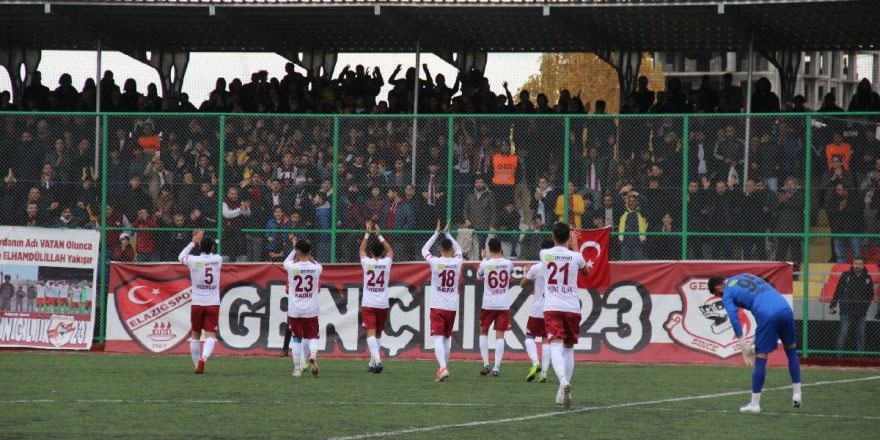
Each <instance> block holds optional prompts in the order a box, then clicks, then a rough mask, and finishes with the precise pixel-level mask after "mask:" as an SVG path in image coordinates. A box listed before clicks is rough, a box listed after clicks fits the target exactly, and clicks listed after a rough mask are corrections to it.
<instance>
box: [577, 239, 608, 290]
mask: <svg viewBox="0 0 880 440" xmlns="http://www.w3.org/2000/svg"><path fill="white" fill-rule="evenodd" d="M575 234H576V236H577V243H578V248H579V249H580V251H581V255H583V256H584V260H586V262H587V268H588V269H589V270H590V271H589V274H588V275H586V276H585V275H584V274H583V273H581V274H579V275H578V287H581V288H585V289H593V288H597V287H605V286H607V285H608V284H609V283H610V282H611V272H610V270H609V264H608V250H609V249H608V245H609V241H610V239H611V228H610V227H605V228H602V229H575Z"/></svg>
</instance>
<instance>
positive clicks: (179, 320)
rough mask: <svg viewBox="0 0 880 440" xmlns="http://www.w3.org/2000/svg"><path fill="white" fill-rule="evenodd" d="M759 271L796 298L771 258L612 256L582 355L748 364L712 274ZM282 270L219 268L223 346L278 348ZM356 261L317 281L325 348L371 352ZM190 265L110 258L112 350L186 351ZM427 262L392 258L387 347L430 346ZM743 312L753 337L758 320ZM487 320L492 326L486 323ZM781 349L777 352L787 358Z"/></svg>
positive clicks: (475, 331) (394, 351) (469, 272)
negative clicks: (711, 286)
mask: <svg viewBox="0 0 880 440" xmlns="http://www.w3.org/2000/svg"><path fill="white" fill-rule="evenodd" d="M531 264H532V263H517V264H516V268H515V270H514V273H513V278H514V281H513V282H512V283H511V285H512V286H515V287H512V288H511V289H510V292H509V301H510V304H511V316H512V330H511V331H510V332H508V333H507V339H506V340H507V347H508V350H507V352H506V353H507V354H505V357H506V358H510V359H526V358H527V356H526V354H525V348H524V345H523V340H524V337H525V332H526V321H527V320H528V314H529V310H530V306H531V302H532V298H531V293H532V290H531V289H532V288H531V287H527V288H526V289H522V288H520V287H519V280H521V279H522V277H523V275H524V274H525V271H526V270H527V269H528V267H529V266H530V265H531ZM477 268H478V264H477V263H465V268H464V272H463V274H462V284H461V287H460V289H461V290H460V294H461V301H460V308H459V311H458V314H457V321H456V324H455V331H454V333H453V354H452V356H453V358H458V359H478V358H479V346H478V337H479V312H480V303H481V301H482V289H483V283H482V282H481V281H479V280H477V278H476V271H477ZM744 272H747V273H752V274H755V275H758V276H761V277H764V278H766V279H767V280H769V281H770V282H772V283H773V285H774V286H776V288H777V289H778V290H779V291H780V292H781V293H783V294H784V295H785V296H786V298H787V299H788V300H789V302H791V291H792V268H791V265H790V264H788V263H776V262H720V261H719V262H672V261H670V262H612V263H611V264H610V283H609V285H608V286H607V287H604V288H601V289H581V290H580V299H581V313H582V319H581V336H580V341H579V342H578V344H577V345H576V346H575V350H576V351H575V353H576V356H577V359H578V360H583V361H588V360H592V361H621V362H670V363H731V364H736V363H741V362H742V358H741V356H739V345H738V344H737V343H736V338H735V337H734V334H733V330H732V328H731V326H730V323H729V321H728V319H727V314H726V312H725V311H724V308H723V307H722V306H721V300H720V298H716V297H713V296H711V295H710V294H709V292H708V290H707V287H706V282H707V280H708V278H709V277H710V276H712V275H721V276H730V275H734V274H738V273H744ZM285 282H286V278H285V273H284V269H283V268H282V267H281V265H280V264H227V265H224V266H223V269H222V272H221V276H220V287H221V295H222V301H221V305H220V328H219V340H220V344H218V348H217V351H216V353H218V354H271V353H277V352H278V350H279V349H280V348H281V345H282V343H283V338H284V326H285V325H286V316H287V313H286V310H287V298H286V295H285V285H284V284H285ZM362 282H363V275H362V272H361V267H360V265H357V264H336V265H330V264H328V265H324V272H323V275H322V276H321V286H322V288H321V292H320V305H321V311H320V336H321V347H320V348H321V350H322V352H324V353H325V355H333V356H355V357H365V356H366V353H367V346H366V342H365V340H364V331H363V329H362V326H361V316H360V297H361V283H362ZM189 283H190V281H189V272H188V270H187V268H186V267H184V266H183V265H180V264H117V263H113V264H112V267H111V273H110V288H109V290H108V295H109V298H108V324H107V326H108V327H107V341H106V350H108V351H120V352H151V353H166V352H171V353H189V348H188V345H186V344H184V341H186V340H187V339H188V337H189V302H190V294H189ZM428 283H430V271H429V269H428V266H427V265H426V264H424V263H397V264H395V265H394V266H393V268H392V271H391V287H390V290H389V296H390V298H391V308H390V311H389V318H388V325H387V327H386V329H385V332H384V334H383V336H382V338H381V344H382V347H383V348H384V350H385V354H386V355H390V356H399V357H405V358H428V357H432V354H431V353H432V352H431V350H432V348H433V339H432V338H431V337H430V331H429V330H430V325H429V323H430V321H429V319H428V313H429V307H428V306H427V305H428V304H430V298H426V295H429V293H427V291H428V290H429V289H426V288H425V286H426V285H427V284H428ZM740 321H741V322H742V323H743V328H744V331H745V332H746V334H747V335H748V337H753V336H754V333H755V327H756V324H755V320H754V318H753V317H752V316H751V315H750V314H749V313H747V312H742V313H741V314H740ZM491 331H492V329H490V332H491ZM784 359H785V357H784V354H783V355H780V354H779V353H778V352H777V353H775V354H774V355H773V356H771V358H770V363H771V364H776V365H780V364H784V363H785V360H784Z"/></svg>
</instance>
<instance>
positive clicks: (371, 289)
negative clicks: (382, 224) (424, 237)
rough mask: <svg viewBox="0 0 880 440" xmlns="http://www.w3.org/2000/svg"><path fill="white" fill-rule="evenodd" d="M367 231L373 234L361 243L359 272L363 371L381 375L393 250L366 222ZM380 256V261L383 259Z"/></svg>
mask: <svg viewBox="0 0 880 440" xmlns="http://www.w3.org/2000/svg"><path fill="white" fill-rule="evenodd" d="M367 231H373V232H375V233H376V238H375V239H374V240H373V241H372V242H370V241H369V239H370V233H369V232H367V233H365V234H364V239H363V240H361V247H360V257H361V268H362V269H363V271H364V294H363V299H362V300H361V316H362V318H363V325H364V328H365V329H366V331H367V346H368V347H369V348H370V363H369V366H368V368H367V371H369V372H370V373H377V374H378V373H381V372H382V369H383V368H384V367H383V366H382V359H381V357H380V352H381V351H382V350H381V347H382V342H381V338H382V331H383V330H385V323H386V322H388V283H389V282H390V281H391V261H392V259H393V258H394V249H392V248H391V245H390V244H388V242H387V241H386V240H385V238H384V237H382V231H380V230H379V225H377V224H375V223H373V222H372V221H368V222H367ZM383 255H384V257H383Z"/></svg>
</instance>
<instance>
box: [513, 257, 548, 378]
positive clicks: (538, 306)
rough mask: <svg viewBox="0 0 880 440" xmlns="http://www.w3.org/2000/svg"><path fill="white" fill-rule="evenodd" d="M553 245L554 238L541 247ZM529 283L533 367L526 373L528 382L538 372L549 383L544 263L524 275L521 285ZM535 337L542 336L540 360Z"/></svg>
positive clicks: (528, 344) (528, 343)
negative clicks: (530, 286)
mask: <svg viewBox="0 0 880 440" xmlns="http://www.w3.org/2000/svg"><path fill="white" fill-rule="evenodd" d="M552 247H553V241H552V240H544V242H543V243H541V249H550V248H552ZM529 283H533V284H534V288H533V289H532V295H533V296H532V310H531V312H530V313H529V320H528V322H526V331H527V332H526V341H525V344H526V353H528V355H529V359H531V360H532V368H530V369H529V374H527V375H526V382H531V381H533V380H535V376H538V373H541V375H540V376H539V377H538V382H540V383H547V372H548V371H550V370H549V368H550V357H551V356H550V343H549V342H548V341H547V330H546V327H545V326H544V272H543V265H542V264H540V263H538V264H533V265H532V267H530V268H529V271H528V272H526V276H524V277H523V279H522V282H520V286H522V287H523V288H525V287H526V286H528V285H529ZM535 338H541V359H540V363H539V360H538V346H537V345H536V344H535Z"/></svg>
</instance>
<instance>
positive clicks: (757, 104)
mask: <svg viewBox="0 0 880 440" xmlns="http://www.w3.org/2000/svg"><path fill="white" fill-rule="evenodd" d="M772 88H773V86H772V85H771V84H770V80H769V79H767V78H760V79H758V81H756V82H755V92H754V93H753V94H752V106H751V112H752V113H776V112H779V108H780V107H779V97H778V96H776V93H774V92H773V90H772Z"/></svg>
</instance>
